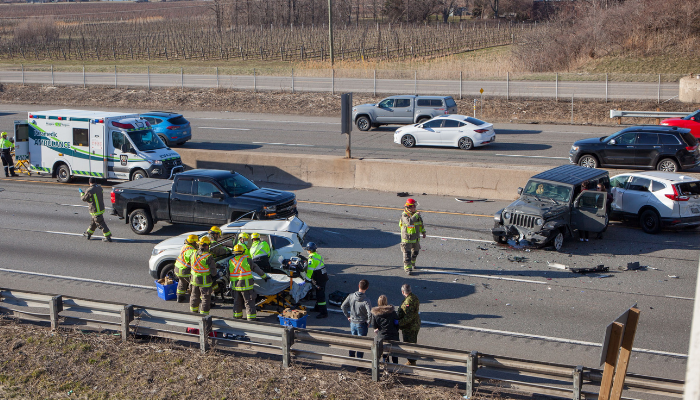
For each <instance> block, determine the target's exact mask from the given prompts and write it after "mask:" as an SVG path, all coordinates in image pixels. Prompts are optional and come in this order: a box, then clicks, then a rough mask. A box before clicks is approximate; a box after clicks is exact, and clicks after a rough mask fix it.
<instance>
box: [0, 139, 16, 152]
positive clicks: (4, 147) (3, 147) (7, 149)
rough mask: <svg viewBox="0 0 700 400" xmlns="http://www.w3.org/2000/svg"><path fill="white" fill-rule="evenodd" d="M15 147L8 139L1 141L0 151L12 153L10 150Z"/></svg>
mask: <svg viewBox="0 0 700 400" xmlns="http://www.w3.org/2000/svg"><path fill="white" fill-rule="evenodd" d="M13 147H15V144H14V143H12V142H10V141H9V140H7V139H0V151H2V152H3V153H10V149H11V148H13Z"/></svg>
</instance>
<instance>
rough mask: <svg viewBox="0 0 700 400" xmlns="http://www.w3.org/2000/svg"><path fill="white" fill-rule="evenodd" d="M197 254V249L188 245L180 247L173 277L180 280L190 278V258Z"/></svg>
mask: <svg viewBox="0 0 700 400" xmlns="http://www.w3.org/2000/svg"><path fill="white" fill-rule="evenodd" d="M195 253H197V249H196V248H195V247H194V246H192V245H191V244H190V243H187V244H185V245H184V246H182V250H180V255H179V256H178V257H177V260H175V276H178V277H182V278H189V277H190V267H191V265H192V256H194V255H195Z"/></svg>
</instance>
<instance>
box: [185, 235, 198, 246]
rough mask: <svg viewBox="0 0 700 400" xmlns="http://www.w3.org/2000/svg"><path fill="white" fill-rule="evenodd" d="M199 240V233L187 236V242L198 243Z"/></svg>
mask: <svg viewBox="0 0 700 400" xmlns="http://www.w3.org/2000/svg"><path fill="white" fill-rule="evenodd" d="M197 240H199V237H197V235H189V236H187V239H186V240H185V243H189V244H195V243H197Z"/></svg>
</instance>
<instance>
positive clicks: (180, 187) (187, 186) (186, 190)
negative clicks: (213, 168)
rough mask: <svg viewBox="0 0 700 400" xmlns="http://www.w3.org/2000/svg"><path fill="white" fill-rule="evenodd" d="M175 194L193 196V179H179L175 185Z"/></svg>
mask: <svg viewBox="0 0 700 400" xmlns="http://www.w3.org/2000/svg"><path fill="white" fill-rule="evenodd" d="M175 193H180V194H192V179H179V180H178V181H177V185H175Z"/></svg>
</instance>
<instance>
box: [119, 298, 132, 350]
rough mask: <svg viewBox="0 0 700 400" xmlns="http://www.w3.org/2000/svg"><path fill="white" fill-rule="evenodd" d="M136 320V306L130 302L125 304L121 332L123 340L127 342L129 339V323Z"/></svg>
mask: <svg viewBox="0 0 700 400" xmlns="http://www.w3.org/2000/svg"><path fill="white" fill-rule="evenodd" d="M133 320H134V306H133V305H131V304H129V305H126V306H124V308H123V309H122V325H121V334H122V342H126V341H127V339H129V331H130V330H129V324H130V323H131V321H133Z"/></svg>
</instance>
